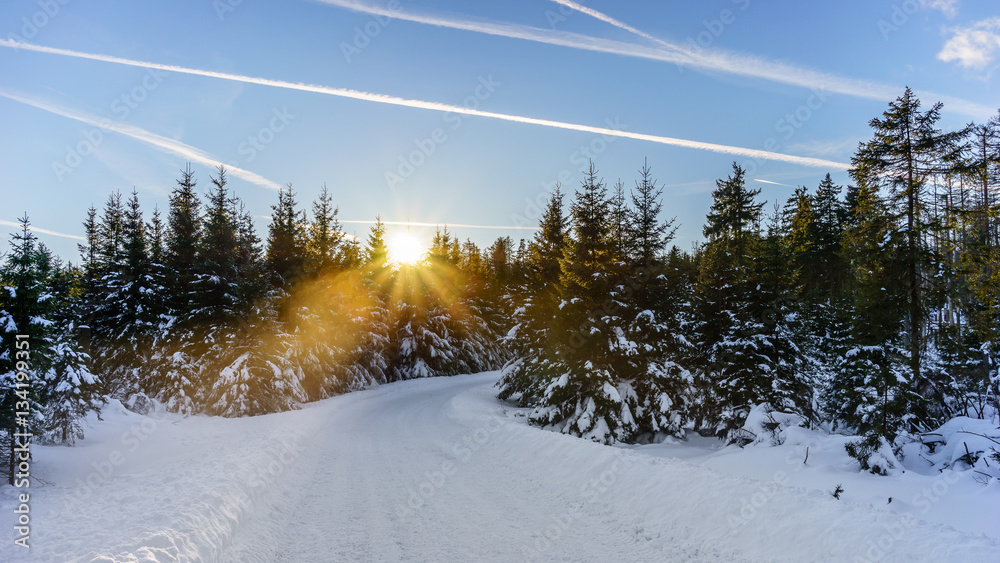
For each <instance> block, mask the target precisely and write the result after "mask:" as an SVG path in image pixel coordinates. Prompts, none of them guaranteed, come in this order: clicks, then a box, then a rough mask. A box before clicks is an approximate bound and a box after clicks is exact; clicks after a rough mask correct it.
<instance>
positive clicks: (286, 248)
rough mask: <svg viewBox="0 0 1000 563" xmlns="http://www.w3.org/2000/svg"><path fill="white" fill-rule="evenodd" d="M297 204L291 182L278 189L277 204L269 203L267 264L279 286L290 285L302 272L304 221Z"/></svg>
mask: <svg viewBox="0 0 1000 563" xmlns="http://www.w3.org/2000/svg"><path fill="white" fill-rule="evenodd" d="M297 206H298V203H297V202H296V201H295V192H294V191H293V190H292V185H291V184H288V189H283V190H281V191H280V192H278V203H277V204H276V205H272V206H271V226H270V227H269V229H268V236H267V263H268V269H269V270H270V271H271V272H273V274H274V275H275V276H276V278H275V280H276V285H279V286H285V287H289V286H291V285H292V284H294V282H296V281H298V279H299V277H300V276H301V275H302V274H303V273H304V266H305V251H304V250H305V244H306V238H305V227H304V226H305V224H306V220H305V213H304V212H301V211H299V210H298V209H296V207H297Z"/></svg>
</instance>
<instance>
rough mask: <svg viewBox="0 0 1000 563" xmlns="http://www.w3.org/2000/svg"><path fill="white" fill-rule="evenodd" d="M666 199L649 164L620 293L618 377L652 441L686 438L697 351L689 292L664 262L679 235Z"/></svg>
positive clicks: (637, 194)
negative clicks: (687, 333)
mask: <svg viewBox="0 0 1000 563" xmlns="http://www.w3.org/2000/svg"><path fill="white" fill-rule="evenodd" d="M662 194H663V189H662V188H661V187H659V186H657V185H656V180H654V179H653V177H652V172H651V171H650V168H649V165H648V163H646V162H644V163H643V166H642V168H641V169H640V170H639V180H638V181H637V182H636V184H635V188H634V189H633V190H632V193H631V200H632V208H631V209H630V210H629V211H628V213H629V219H628V230H627V233H626V235H625V237H626V238H627V240H629V241H632V242H631V245H630V246H629V250H630V254H629V256H627V259H628V260H629V265H628V266H629V270H628V274H629V275H628V276H627V277H626V279H625V281H624V283H623V286H622V291H621V294H622V300H623V301H624V302H625V303H626V307H625V311H624V313H623V317H624V327H623V336H624V338H623V339H621V340H619V346H618V347H617V352H618V355H619V356H621V360H622V361H620V362H619V365H620V367H619V368H618V370H617V371H618V377H619V378H620V379H622V380H623V381H624V382H629V381H631V387H632V388H633V392H634V393H635V397H636V399H635V401H636V405H635V413H634V418H635V421H636V427H637V433H638V434H639V435H641V436H643V437H648V438H650V439H658V438H659V437H661V436H663V435H671V436H676V437H683V436H684V428H683V426H684V424H685V423H686V417H687V415H688V413H687V411H688V408H687V402H688V399H689V388H690V386H691V383H692V378H691V373H690V372H689V371H688V369H687V368H686V367H685V364H686V362H685V360H686V357H687V356H688V355H689V354H690V353H691V351H692V350H691V347H690V344H689V342H688V340H687V339H686V338H685V337H684V336H683V333H682V331H683V325H684V324H685V314H686V312H685V303H684V300H683V298H684V294H683V289H684V287H685V286H683V285H671V284H669V283H667V282H668V280H667V276H666V273H667V268H666V264H665V261H664V259H665V257H666V247H667V245H668V244H669V243H670V241H671V240H672V239H673V237H674V232H675V230H676V229H675V228H674V226H673V224H674V219H670V220H668V221H661V220H660V217H659V216H660V212H661V209H662V203H661V201H660V198H661V197H662ZM623 344H624V345H623ZM626 394H629V393H628V392H626Z"/></svg>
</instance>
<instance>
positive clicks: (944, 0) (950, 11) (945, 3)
mask: <svg viewBox="0 0 1000 563" xmlns="http://www.w3.org/2000/svg"><path fill="white" fill-rule="evenodd" d="M924 6H926V7H928V8H932V9H934V10H941V12H942V13H943V14H944V15H945V16H946V17H948V18H953V17H955V16H957V15H958V0H925V1H924Z"/></svg>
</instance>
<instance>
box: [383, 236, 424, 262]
mask: <svg viewBox="0 0 1000 563" xmlns="http://www.w3.org/2000/svg"><path fill="white" fill-rule="evenodd" d="M386 244H387V245H388V250H389V260H391V261H392V262H394V263H396V264H416V263H417V262H419V261H420V259H421V258H423V257H424V253H425V252H426V251H427V248H426V246H424V244H423V243H421V242H420V240H419V239H417V238H416V237H414V236H413V235H411V234H410V233H407V232H401V233H396V234H394V235H392V237H390V238H389V240H388V241H387V243H386Z"/></svg>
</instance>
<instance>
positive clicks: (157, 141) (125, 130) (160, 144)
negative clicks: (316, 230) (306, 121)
mask: <svg viewBox="0 0 1000 563" xmlns="http://www.w3.org/2000/svg"><path fill="white" fill-rule="evenodd" d="M0 96H3V97H4V98H7V99H10V100H14V101H15V102H20V103H22V104H26V105H29V106H32V107H36V108H38V109H41V110H45V111H47V112H49V113H54V114H56V115H61V116H63V117H68V118H69V119H73V120H76V121H79V122H81V123H86V124H87V125H92V126H94V127H98V128H100V129H104V130H107V131H114V132H115V133H120V134H122V135H125V136H126V137H131V138H133V139H135V140H137V141H142V142H143V143H146V144H149V145H152V146H153V148H155V149H157V150H159V151H161V152H165V153H169V154H173V155H176V156H179V157H181V158H184V159H187V160H190V161H194V162H198V163H201V164H204V165H208V166H213V167H216V166H225V167H226V171H227V172H229V173H230V174H232V175H233V176H236V177H237V178H242V179H244V180H246V181H247V182H252V183H254V184H257V185H258V186H262V187H265V188H268V189H271V190H280V189H281V186H279V185H278V184H277V183H276V182H274V181H272V180H268V179H267V178H265V177H263V176H261V175H260V174H257V173H254V172H250V171H249V170H244V169H242V168H239V167H236V166H232V165H229V164H225V163H223V162H221V161H219V160H218V159H217V158H215V157H213V156H212V155H210V154H208V153H206V152H205V151H202V150H200V149H196V148H194V147H192V146H190V145H186V144H184V143H182V142H180V141H175V140H173V139H168V138H167V137H163V136H161V135H157V134H156V133H150V132H149V131H146V130H145V129H142V128H139V127H136V126H135V125H130V124H128V123H123V122H121V121H111V120H110V119H103V118H97V117H95V116H93V115H88V114H86V113H83V112H79V111H75V110H70V109H67V108H62V107H58V106H55V105H51V104H48V103H45V102H41V101H38V100H32V99H29V98H24V97H21V96H18V95H15V94H11V93H9V92H5V91H3V90H0Z"/></svg>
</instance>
